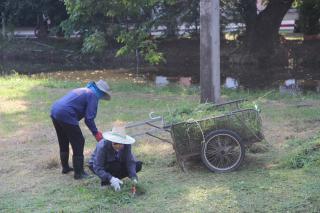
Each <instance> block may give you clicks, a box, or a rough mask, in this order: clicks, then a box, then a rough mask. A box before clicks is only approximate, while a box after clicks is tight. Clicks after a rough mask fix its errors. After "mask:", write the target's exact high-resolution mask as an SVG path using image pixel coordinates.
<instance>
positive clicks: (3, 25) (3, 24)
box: [1, 12, 6, 38]
mask: <svg viewBox="0 0 320 213" xmlns="http://www.w3.org/2000/svg"><path fill="white" fill-rule="evenodd" d="M1 18H2V36H3V38H5V37H6V24H5V23H6V20H5V16H4V12H1Z"/></svg>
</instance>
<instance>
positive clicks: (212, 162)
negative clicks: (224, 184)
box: [201, 129, 245, 173]
mask: <svg viewBox="0 0 320 213" xmlns="http://www.w3.org/2000/svg"><path fill="white" fill-rule="evenodd" d="M244 156H245V147H244V145H243V142H242V139H241V137H240V136H239V135H238V134H237V133H235V132H234V131H231V130H228V129H220V130H214V131H212V132H209V134H208V135H206V137H205V143H203V145H202V149H201V160H202V162H203V163H204V164H205V165H206V167H207V168H208V169H209V170H210V171H211V172H217V173H224V172H231V171H234V170H236V169H237V168H238V167H239V166H240V164H241V163H242V161H243V159H244ZM228 161H229V162H230V163H229V162H228Z"/></svg>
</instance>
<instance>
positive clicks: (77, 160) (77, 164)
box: [72, 156, 90, 180]
mask: <svg viewBox="0 0 320 213" xmlns="http://www.w3.org/2000/svg"><path fill="white" fill-rule="evenodd" d="M72 161H73V168H74V179H76V180H79V179H87V178H90V176H89V175H88V174H87V173H86V172H85V171H84V169H83V161H84V157H83V156H73V157H72Z"/></svg>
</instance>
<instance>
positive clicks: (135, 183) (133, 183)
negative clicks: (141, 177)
mask: <svg viewBox="0 0 320 213" xmlns="http://www.w3.org/2000/svg"><path fill="white" fill-rule="evenodd" d="M131 182H132V185H137V183H138V179H137V177H132V178H131Z"/></svg>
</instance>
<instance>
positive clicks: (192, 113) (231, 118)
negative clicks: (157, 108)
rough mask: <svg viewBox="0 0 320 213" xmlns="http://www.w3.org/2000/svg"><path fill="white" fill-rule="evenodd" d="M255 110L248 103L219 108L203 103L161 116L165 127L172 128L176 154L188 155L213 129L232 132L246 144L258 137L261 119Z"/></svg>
mask: <svg viewBox="0 0 320 213" xmlns="http://www.w3.org/2000/svg"><path fill="white" fill-rule="evenodd" d="M246 109H248V110H246ZM255 109H256V110H257V106H256V105H255V104H254V103H250V102H241V103H238V105H235V104H227V105H222V106H214V105H212V104H209V103H205V104H199V105H197V106H195V107H186V106H183V107H181V108H176V109H175V110H174V111H173V112H170V113H166V114H164V120H165V123H166V125H171V129H172V138H173V140H174V142H175V145H176V151H178V152H180V153H191V152H194V151H199V149H200V148H201V146H199V144H200V143H202V142H203V141H204V138H205V135H206V134H208V133H209V132H211V131H214V130H219V129H229V130H232V131H234V132H236V133H238V134H240V136H241V137H242V138H243V139H244V140H246V141H252V140H254V139H256V137H260V136H261V119H260V116H259V113H257V111H256V110H255Z"/></svg>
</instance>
